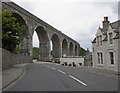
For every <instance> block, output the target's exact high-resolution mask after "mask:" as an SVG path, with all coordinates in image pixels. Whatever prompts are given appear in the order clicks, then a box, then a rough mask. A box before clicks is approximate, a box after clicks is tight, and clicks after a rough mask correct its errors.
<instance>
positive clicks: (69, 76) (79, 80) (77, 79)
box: [69, 75, 87, 86]
mask: <svg viewBox="0 0 120 93" xmlns="http://www.w3.org/2000/svg"><path fill="white" fill-rule="evenodd" d="M69 77H71V78H72V79H74V80H76V81H78V82H79V83H81V84H83V85H84V86H87V84H85V83H84V82H82V81H81V80H79V79H77V78H75V77H74V76H71V75H69Z"/></svg>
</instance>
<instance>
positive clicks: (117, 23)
mask: <svg viewBox="0 0 120 93" xmlns="http://www.w3.org/2000/svg"><path fill="white" fill-rule="evenodd" d="M109 25H110V26H111V27H112V29H115V31H114V32H115V33H117V34H116V36H115V37H114V38H113V39H119V38H120V37H119V33H120V31H119V29H120V20H118V21H115V22H113V23H110V24H109ZM100 29H101V31H102V33H103V35H106V37H105V38H104V39H103V41H107V31H108V29H106V28H105V29H104V28H100ZM92 43H96V38H94V40H93V41H92Z"/></svg>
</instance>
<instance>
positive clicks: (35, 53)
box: [32, 31, 40, 60]
mask: <svg viewBox="0 0 120 93" xmlns="http://www.w3.org/2000/svg"><path fill="white" fill-rule="evenodd" d="M32 42H33V48H32V56H33V60H39V56H40V49H39V38H38V34H37V33H36V31H34V33H33V39H32Z"/></svg>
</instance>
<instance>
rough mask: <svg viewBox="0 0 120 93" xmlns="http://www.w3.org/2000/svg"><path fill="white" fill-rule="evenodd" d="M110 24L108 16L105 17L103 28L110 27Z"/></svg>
mask: <svg viewBox="0 0 120 93" xmlns="http://www.w3.org/2000/svg"><path fill="white" fill-rule="evenodd" d="M108 26H109V21H108V17H107V16H106V17H104V21H103V29H106V30H107V29H108Z"/></svg>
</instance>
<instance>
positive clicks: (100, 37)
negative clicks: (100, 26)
mask: <svg viewBox="0 0 120 93" xmlns="http://www.w3.org/2000/svg"><path fill="white" fill-rule="evenodd" d="M100 45H101V46H102V35H100Z"/></svg>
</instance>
